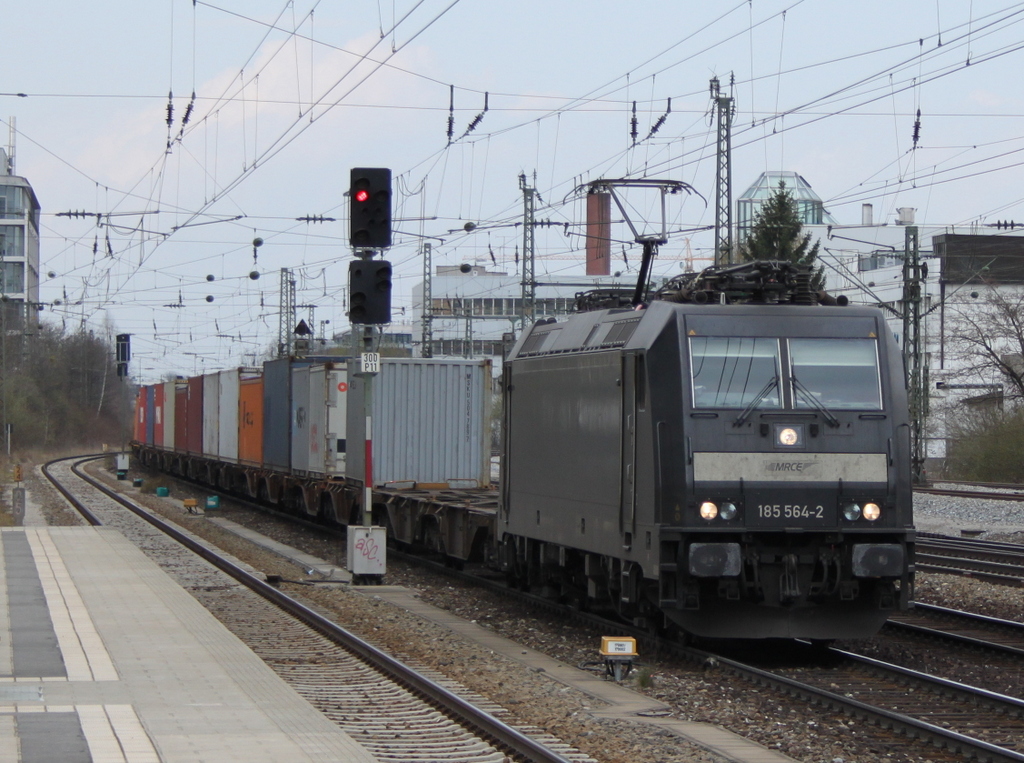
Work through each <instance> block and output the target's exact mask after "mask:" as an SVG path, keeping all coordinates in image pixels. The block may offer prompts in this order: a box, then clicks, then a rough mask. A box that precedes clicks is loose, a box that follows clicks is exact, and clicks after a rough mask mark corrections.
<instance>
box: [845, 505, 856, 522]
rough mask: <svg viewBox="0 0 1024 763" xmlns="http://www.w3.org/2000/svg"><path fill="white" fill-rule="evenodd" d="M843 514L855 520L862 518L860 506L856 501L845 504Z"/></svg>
mask: <svg viewBox="0 0 1024 763" xmlns="http://www.w3.org/2000/svg"><path fill="white" fill-rule="evenodd" d="M843 516H844V517H846V518H847V519H848V520H850V521H851V522H853V521H854V520H857V519H860V506H858V505H857V504H855V503H848V504H846V505H845V506H843Z"/></svg>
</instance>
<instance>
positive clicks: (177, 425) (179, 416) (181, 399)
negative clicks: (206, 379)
mask: <svg viewBox="0 0 1024 763" xmlns="http://www.w3.org/2000/svg"><path fill="white" fill-rule="evenodd" d="M187 415H188V387H187V386H185V385H184V384H183V385H180V386H179V387H177V388H176V389H175V390H174V449H175V450H176V451H179V452H181V453H184V452H185V443H186V440H187V438H186V437H185V435H186V433H187V426H186V424H187V423H188V418H187Z"/></svg>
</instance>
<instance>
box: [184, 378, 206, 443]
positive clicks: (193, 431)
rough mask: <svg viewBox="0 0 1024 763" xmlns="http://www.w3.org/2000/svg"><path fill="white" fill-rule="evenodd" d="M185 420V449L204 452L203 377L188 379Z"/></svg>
mask: <svg viewBox="0 0 1024 763" xmlns="http://www.w3.org/2000/svg"><path fill="white" fill-rule="evenodd" d="M186 417H187V419H186V422H185V450H186V451H187V452H189V453H196V454H198V455H202V454H203V377H202V376H192V377H189V380H188V409H187V413H186Z"/></svg>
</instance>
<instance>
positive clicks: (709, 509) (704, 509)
mask: <svg viewBox="0 0 1024 763" xmlns="http://www.w3.org/2000/svg"><path fill="white" fill-rule="evenodd" d="M700 516H701V519H706V520H708V521H711V520H712V519H714V518H715V517H717V516H718V507H717V506H715V504H713V503H711V501H704V503H702V504H701V505H700Z"/></svg>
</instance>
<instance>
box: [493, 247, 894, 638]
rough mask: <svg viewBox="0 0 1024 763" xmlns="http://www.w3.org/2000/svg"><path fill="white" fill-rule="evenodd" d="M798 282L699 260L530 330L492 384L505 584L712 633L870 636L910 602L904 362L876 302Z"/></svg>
mask: <svg viewBox="0 0 1024 763" xmlns="http://www.w3.org/2000/svg"><path fill="white" fill-rule="evenodd" d="M808 283H809V273H808V272H807V270H806V269H804V268H800V267H798V266H793V265H789V264H787V263H751V264H747V265H743V266H734V267H731V268H712V269H709V270H708V271H705V272H704V273H703V274H700V275H698V276H695V277H691V278H689V279H684V280H680V281H679V282H677V283H674V284H670V285H669V286H668V287H667V288H665V289H662V291H661V293H660V294H659V297H661V298H660V299H655V300H652V301H651V302H650V303H649V304H648V305H643V304H640V305H632V306H627V307H613V308H608V309H599V310H593V311H589V312H582V313H579V314H577V315H574V316H571V317H570V318H569V319H568V320H565V321H562V322H548V323H544V322H540V323H538V324H536V325H534V326H533V327H532V328H531V329H530V330H529V331H526V332H524V334H523V335H522V336H521V337H520V338H519V340H518V341H517V343H516V345H515V346H514V348H513V349H512V351H511V353H510V355H509V357H508V359H507V361H506V364H505V369H504V378H503V382H504V386H505V432H504V438H505V439H504V448H503V464H502V467H503V468H502V477H501V479H502V485H501V502H500V508H499V513H498V519H497V524H496V540H497V542H498V543H499V550H500V559H501V563H502V566H503V568H504V570H505V572H506V574H507V575H508V576H509V577H510V578H512V579H514V580H516V581H517V582H519V583H520V584H523V585H529V586H532V587H536V588H549V589H552V590H553V591H555V592H557V593H558V594H559V595H561V596H563V597H565V598H567V599H572V600H575V601H577V602H578V603H579V604H580V605H582V606H592V607H611V608H614V609H616V610H617V611H619V612H620V613H621V614H622V615H623V616H624V617H626V618H629V619H632V620H633V621H636V622H646V623H648V624H650V625H658V626H663V625H668V626H670V627H675V628H678V629H681V630H682V631H684V632H686V633H689V634H693V635H697V636H703V637H713V638H776V637H779V638H808V639H816V640H829V639H835V638H839V637H842V638H853V637H860V636H867V635H871V634H873V633H875V632H876V631H877V630H878V629H879V628H880V627H881V625H882V623H883V622H884V621H885V620H886V618H887V617H888V615H889V614H890V613H892V612H894V611H897V610H901V609H906V608H907V607H908V606H909V604H910V600H911V598H912V594H913V543H914V529H913V517H912V494H911V481H910V466H909V465H910V427H909V417H908V408H907V392H906V383H905V373H904V366H903V361H902V357H901V354H900V351H899V348H898V346H897V344H896V342H895V340H894V338H893V336H892V334H891V332H890V331H889V330H888V329H887V328H886V323H885V320H884V317H883V315H882V313H881V311H880V310H877V309H875V308H869V307H853V306H843V305H840V304H837V303H836V300H834V299H832V298H829V297H827V295H823V294H813V293H812V292H811V291H810V289H809V286H808ZM612 296H614V295H612ZM602 298H604V299H608V298H609V295H607V294H605V295H602ZM823 302H825V303H830V304H822V303H823Z"/></svg>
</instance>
